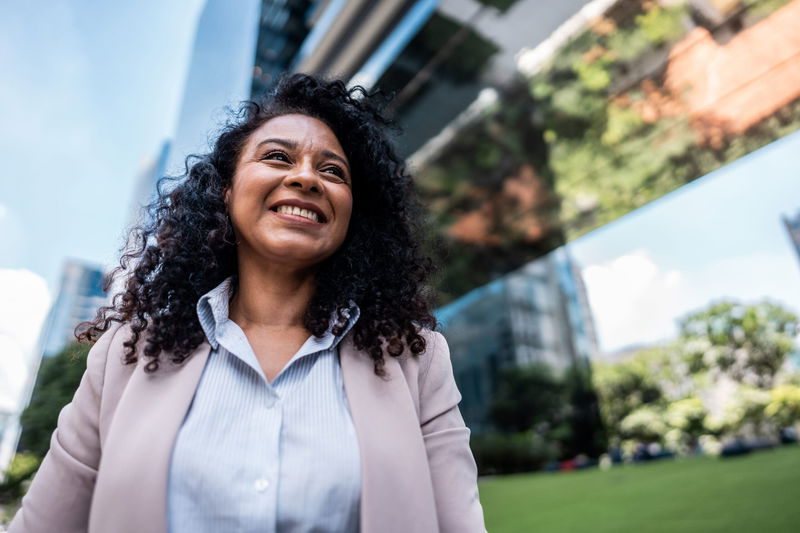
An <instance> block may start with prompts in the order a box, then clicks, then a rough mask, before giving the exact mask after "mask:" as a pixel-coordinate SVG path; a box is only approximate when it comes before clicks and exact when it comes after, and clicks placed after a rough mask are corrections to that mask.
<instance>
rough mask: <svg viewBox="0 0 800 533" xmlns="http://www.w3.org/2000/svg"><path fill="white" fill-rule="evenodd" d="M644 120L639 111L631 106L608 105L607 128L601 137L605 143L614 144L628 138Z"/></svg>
mask: <svg viewBox="0 0 800 533" xmlns="http://www.w3.org/2000/svg"><path fill="white" fill-rule="evenodd" d="M643 124H644V122H643V121H642V117H641V115H640V114H639V113H637V112H636V111H634V110H633V109H631V108H629V107H621V106H618V105H610V106H608V119H607V121H606V130H605V131H604V132H603V135H602V136H601V137H600V139H601V140H602V141H603V144H606V145H608V146H614V145H617V144H619V143H621V142H622V141H624V140H625V139H628V138H629V137H630V136H631V135H632V134H633V133H634V132H635V131H637V130H639V129H640V128H641V127H642V125H643Z"/></svg>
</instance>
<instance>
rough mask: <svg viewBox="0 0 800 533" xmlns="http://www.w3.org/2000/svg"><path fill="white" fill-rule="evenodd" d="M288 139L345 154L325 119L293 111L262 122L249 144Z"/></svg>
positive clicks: (299, 144)
mask: <svg viewBox="0 0 800 533" xmlns="http://www.w3.org/2000/svg"><path fill="white" fill-rule="evenodd" d="M271 139H273V140H283V141H288V142H290V143H292V144H295V145H297V146H298V147H316V148H324V149H328V150H334V151H336V152H339V154H340V155H341V156H344V155H345V154H344V150H343V148H342V145H341V143H340V142H339V139H338V138H337V137H336V134H335V133H334V132H333V130H332V129H331V128H330V126H328V125H327V124H325V123H324V122H323V121H321V120H319V119H317V118H314V117H310V116H308V115H303V114H299V113H292V114H286V115H279V116H277V117H274V118H271V119H269V120H267V121H266V122H264V123H263V124H261V126H259V127H258V128H257V129H256V130H255V131H254V132H253V133H252V134H251V136H250V139H249V144H250V145H251V146H257V145H259V144H262V143H264V142H265V141H269V140H271Z"/></svg>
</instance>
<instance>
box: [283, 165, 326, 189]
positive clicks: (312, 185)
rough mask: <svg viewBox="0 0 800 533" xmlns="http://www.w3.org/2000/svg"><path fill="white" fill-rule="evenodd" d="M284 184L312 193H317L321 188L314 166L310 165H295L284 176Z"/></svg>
mask: <svg viewBox="0 0 800 533" xmlns="http://www.w3.org/2000/svg"><path fill="white" fill-rule="evenodd" d="M284 185H286V186H287V187H293V188H296V189H301V190H303V191H307V192H313V193H318V192H320V191H321V190H322V187H321V186H320V180H319V176H317V173H316V172H315V171H314V168H313V167H311V166H310V165H297V166H296V167H295V168H294V169H293V171H292V172H291V173H290V174H288V175H287V176H286V179H285V180H284Z"/></svg>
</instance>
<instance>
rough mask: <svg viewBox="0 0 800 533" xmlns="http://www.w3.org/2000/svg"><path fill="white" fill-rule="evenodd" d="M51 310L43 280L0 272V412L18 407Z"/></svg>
mask: <svg viewBox="0 0 800 533" xmlns="http://www.w3.org/2000/svg"><path fill="white" fill-rule="evenodd" d="M49 307H50V292H49V290H48V289H47V283H46V282H45V280H44V278H43V277H41V276H39V275H37V274H34V273H33V272H31V271H29V270H24V269H18V270H15V269H5V268H3V269H0V409H3V408H5V409H8V408H9V407H12V408H13V407H14V406H16V404H17V402H18V400H19V397H20V394H21V393H22V390H23V387H24V385H25V382H26V379H27V378H28V368H29V367H30V365H31V363H32V361H33V357H34V356H35V355H36V354H35V351H36V349H37V342H38V339H39V332H40V330H41V328H42V324H43V323H44V320H45V318H46V316H47V311H48V309H49Z"/></svg>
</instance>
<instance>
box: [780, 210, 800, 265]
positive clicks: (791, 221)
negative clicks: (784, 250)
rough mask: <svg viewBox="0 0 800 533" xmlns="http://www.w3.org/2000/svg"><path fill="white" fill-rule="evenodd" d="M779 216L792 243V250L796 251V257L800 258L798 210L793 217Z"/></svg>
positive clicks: (799, 215)
mask: <svg viewBox="0 0 800 533" xmlns="http://www.w3.org/2000/svg"><path fill="white" fill-rule="evenodd" d="M781 218H782V220H783V225H784V226H785V227H786V231H787V233H788V234H789V240H791V241H792V244H793V245H794V251H795V252H797V259H798V260H800V211H798V212H797V214H796V215H795V216H794V217H791V216H783V217H781Z"/></svg>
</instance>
